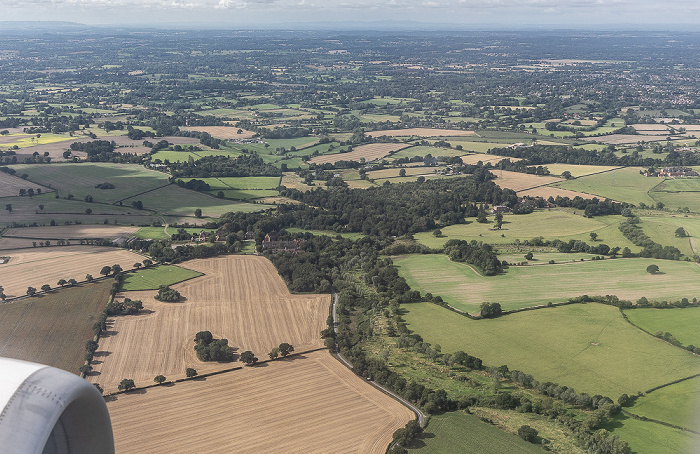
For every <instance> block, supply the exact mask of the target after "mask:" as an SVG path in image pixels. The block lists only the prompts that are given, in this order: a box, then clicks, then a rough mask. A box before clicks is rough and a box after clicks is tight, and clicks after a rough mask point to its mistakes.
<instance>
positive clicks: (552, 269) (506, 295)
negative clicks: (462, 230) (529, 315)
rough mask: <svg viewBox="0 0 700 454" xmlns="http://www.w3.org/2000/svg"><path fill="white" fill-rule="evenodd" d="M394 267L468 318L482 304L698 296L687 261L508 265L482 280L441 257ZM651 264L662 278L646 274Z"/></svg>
mask: <svg viewBox="0 0 700 454" xmlns="http://www.w3.org/2000/svg"><path fill="white" fill-rule="evenodd" d="M537 255H538V254H536V256H537ZM578 255H579V254H573V255H572V258H574V257H577V256H578ZM542 257H546V256H545V255H542ZM522 261H524V259H523V260H522ZM395 263H396V264H397V265H398V266H399V273H400V274H401V275H402V276H404V277H405V278H406V280H407V282H408V284H409V285H410V286H411V287H412V288H414V289H416V290H421V291H422V292H431V293H433V294H435V295H440V296H442V297H443V298H444V299H445V301H447V302H448V303H450V305H453V306H454V307H456V308H458V309H461V310H464V311H467V312H469V313H474V312H478V307H479V305H480V304H481V303H482V302H483V301H490V302H497V303H500V304H501V306H502V307H503V308H504V310H505V309H517V308H520V307H528V306H536V305H541V304H547V303H548V302H550V301H551V302H553V303H559V302H563V301H566V300H567V299H568V298H572V297H576V296H581V295H617V296H618V297H619V298H620V299H628V300H631V301H636V300H637V299H639V298H641V297H642V296H644V297H647V298H649V299H650V300H651V299H671V300H680V299H681V298H684V297H688V296H690V297H691V298H692V296H695V295H700V267H698V266H697V265H695V264H694V263H690V262H677V261H668V260H653V259H642V258H633V259H614V260H610V259H608V260H597V261H584V262H568V263H561V264H555V265H541V266H511V267H510V268H508V269H507V271H506V272H505V273H503V274H500V275H497V276H487V277H482V276H480V275H478V274H476V273H475V272H474V271H473V270H472V269H471V268H470V267H469V266H467V265H465V264H463V263H458V262H452V261H450V259H449V258H448V257H447V256H446V255H407V256H404V257H400V258H397V259H396V260H395ZM652 263H654V264H657V265H658V266H659V268H660V269H661V270H663V273H664V274H659V275H650V274H649V273H647V272H646V267H647V266H648V265H649V264H652Z"/></svg>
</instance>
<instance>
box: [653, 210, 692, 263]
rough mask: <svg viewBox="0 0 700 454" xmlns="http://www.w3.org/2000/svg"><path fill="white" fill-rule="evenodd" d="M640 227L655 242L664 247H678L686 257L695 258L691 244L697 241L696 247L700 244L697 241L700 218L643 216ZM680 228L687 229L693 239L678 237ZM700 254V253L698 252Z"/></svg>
mask: <svg viewBox="0 0 700 454" xmlns="http://www.w3.org/2000/svg"><path fill="white" fill-rule="evenodd" d="M640 219H641V222H640V223H639V226H640V227H641V228H642V230H643V231H644V233H646V234H647V235H649V238H651V239H652V240H653V241H655V242H657V243H659V244H662V245H664V246H674V247H677V248H678V249H679V250H680V251H681V252H682V253H683V254H684V255H686V256H688V257H692V256H693V250H692V248H691V245H690V242H691V241H695V243H694V244H695V245H696V246H695V247H696V248H697V247H698V246H700V244H698V243H697V239H698V238H699V237H700V218H697V217H694V216H693V217H687V218H686V217H683V215H667V216H642V217H640ZM678 227H683V228H684V229H686V232H688V233H689V234H690V235H691V237H690V238H689V237H677V236H676V230H677V229H678ZM698 252H700V251H698Z"/></svg>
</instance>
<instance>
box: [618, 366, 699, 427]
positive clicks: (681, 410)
mask: <svg viewBox="0 0 700 454" xmlns="http://www.w3.org/2000/svg"><path fill="white" fill-rule="evenodd" d="M698 382H700V378H698V377H696V378H692V379H690V380H685V381H682V382H680V383H676V384H673V385H671V386H667V387H665V388H661V389H657V390H656V391H653V392H651V393H648V394H646V395H645V396H642V397H639V398H637V400H636V402H635V403H634V405H633V406H632V407H631V408H629V411H630V412H631V413H634V414H636V415H639V416H644V417H647V418H651V419H656V420H659V421H663V422H666V423H670V424H673V425H675V426H679V427H684V428H686V429H690V430H696V429H697V427H698V424H699V423H700V412H698V408H700V386H699V385H700V383H698ZM698 438H699V439H700V436H699V437H698Z"/></svg>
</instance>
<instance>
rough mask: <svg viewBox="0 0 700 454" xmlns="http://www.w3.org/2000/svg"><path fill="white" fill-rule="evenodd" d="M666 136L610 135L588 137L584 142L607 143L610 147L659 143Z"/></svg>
mask: <svg viewBox="0 0 700 454" xmlns="http://www.w3.org/2000/svg"><path fill="white" fill-rule="evenodd" d="M666 137H668V135H643V134H638V135H635V134H611V135H609V136H600V137H589V138H586V140H591V141H596V142H600V143H607V144H612V145H623V144H636V143H637V142H639V141H642V140H644V141H645V142H660V141H662V140H664V141H665V140H666Z"/></svg>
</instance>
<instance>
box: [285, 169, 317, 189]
mask: <svg viewBox="0 0 700 454" xmlns="http://www.w3.org/2000/svg"><path fill="white" fill-rule="evenodd" d="M280 186H284V187H285V188H289V189H296V190H298V191H308V190H309V189H311V186H308V185H306V184H304V180H303V179H302V178H301V177H300V176H299V175H297V174H296V173H294V172H284V174H283V175H282V182H281V183H280Z"/></svg>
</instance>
